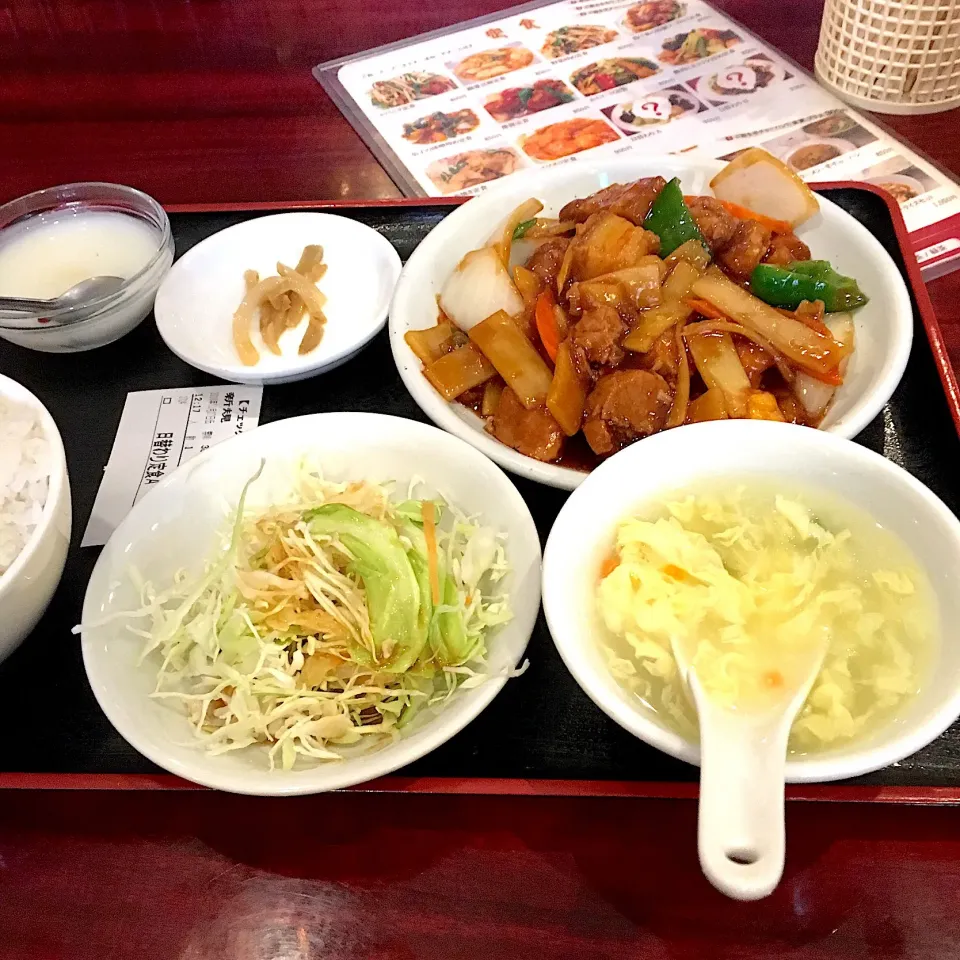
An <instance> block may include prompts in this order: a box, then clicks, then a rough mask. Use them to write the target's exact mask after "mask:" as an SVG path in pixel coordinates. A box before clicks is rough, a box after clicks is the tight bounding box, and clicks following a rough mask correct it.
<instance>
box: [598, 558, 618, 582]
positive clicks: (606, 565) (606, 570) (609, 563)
mask: <svg viewBox="0 0 960 960" xmlns="http://www.w3.org/2000/svg"><path fill="white" fill-rule="evenodd" d="M619 566H620V558H619V557H618V556H617V554H616V552H615V551H614V552H613V553H611V554H610V556H609V557H607V559H606V560H604V561H603V563H602V564H601V566H600V579H601V580H604V579H606V578H607V577H609V576H610V574H611V573H613V571H614V570H616V569H617V567H619Z"/></svg>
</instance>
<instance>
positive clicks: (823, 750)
mask: <svg viewBox="0 0 960 960" xmlns="http://www.w3.org/2000/svg"><path fill="white" fill-rule="evenodd" d="M734 486H740V487H741V488H743V489H744V491H745V501H744V502H745V503H746V504H747V505H748V507H750V508H751V509H753V510H754V513H756V505H755V504H752V505H751V498H752V497H756V502H757V503H759V502H760V500H762V499H763V498H764V497H766V498H768V499H770V500H771V502H772V499H773V497H774V495H775V493H776V492H778V491H780V490H782V491H783V496H784V497H785V498H787V499H790V500H793V501H796V500H799V501H801V502H802V503H805V504H806V505H807V506H808V507H810V508H811V510H812V515H813V516H814V517H815V518H816V519H817V520H819V521H820V522H822V523H823V525H824V527H826V528H827V529H829V530H832V531H833V532H834V533H837V532H840V527H843V528H845V529H849V530H850V531H851V539H850V543H851V544H852V546H853V548H854V549H855V550H856V551H858V552H857V557H858V560H857V562H858V563H862V564H863V565H864V566H863V569H862V570H861V569H859V568H858V569H857V570H856V571H855V572H856V575H857V576H860V575H861V574H862V576H863V577H864V578H866V579H869V580H870V582H871V583H875V582H876V581H875V580H874V579H873V573H874V572H877V571H880V570H887V569H896V570H897V571H898V572H906V573H907V574H908V576H909V577H910V579H911V580H912V582H913V583H914V584H915V585H916V588H917V598H916V603H915V604H914V605H913V607H912V608H911V618H912V619H907V620H905V621H904V622H906V623H908V624H910V630H909V631H908V635H907V637H906V642H905V649H906V653H907V654H908V659H909V663H910V666H909V668H904V670H905V675H906V676H907V677H909V683H907V684H905V688H906V687H909V689H908V690H907V689H905V692H903V693H902V694H901V695H899V696H898V697H897V698H895V699H896V702H895V704H894V705H893V706H890V707H888V708H885V709H883V710H880V711H879V712H877V713H876V715H875V716H873V717H872V719H871V720H869V721H868V722H867V723H866V724H864V725H863V726H862V727H861V728H860V729H858V730H857V732H855V733H853V734H852V735H849V736H846V735H844V736H838V737H837V738H836V739H834V740H831V741H829V742H828V741H826V740H823V741H819V742H818V743H817V745H816V746H813V747H811V745H810V741H809V738H808V739H807V742H806V744H804V745H803V746H802V747H800V748H798V750H797V751H796V752H794V751H792V752H791V753H790V755H789V756H788V759H787V766H786V776H787V780H788V781H790V782H794V783H803V782H817V781H828V780H840V779H845V778H848V777H856V776H859V775H861V774H864V773H868V772H870V771H872V770H877V769H880V768H882V767H885V766H888V765H890V764H892V763H896V762H898V761H900V760H902V759H903V758H904V757H907V756H909V755H910V754H912V753H915V752H916V751H917V750H919V749H921V748H922V747H924V746H926V745H927V744H928V743H930V742H931V741H932V740H934V739H936V737H938V736H939V735H940V734H941V733H942V732H943V731H944V730H946V729H947V727H949V726H950V725H951V724H952V723H953V722H954V721H955V720H956V719H957V717H958V716H960V640H958V638H957V637H956V636H954V635H953V634H952V629H953V628H952V625H953V624H956V623H958V622H960V591H958V590H957V589H956V583H955V578H956V571H957V570H960V521H958V520H957V518H956V517H955V516H954V514H953V513H952V512H951V511H950V509H949V508H948V507H947V506H946V505H945V504H944V503H943V502H942V501H941V500H939V499H938V498H937V497H936V496H935V495H934V494H933V493H932V492H931V491H930V490H928V489H927V488H926V487H925V486H923V484H921V483H920V482H919V481H918V480H916V479H915V478H914V477H912V476H911V475H910V474H908V473H907V472H906V471H905V470H903V469H901V468H900V467H898V466H896V465H895V464H894V463H892V462H890V461H888V460H886V459H885V458H883V457H881V456H879V455H878V454H875V453H873V452H872V451H870V450H868V449H866V448H864V447H861V446H859V445H858V444H856V443H853V442H851V441H847V440H843V439H840V438H839V437H836V436H833V435H831V434H828V433H824V432H822V431H816V430H809V429H804V428H802V427H796V426H793V425H789V424H778V423H767V422H759V421H738V422H736V423H730V422H728V423H724V424H719V423H706V424H696V425H693V426H685V427H680V428H678V429H676V430H671V431H666V432H664V433H662V434H659V435H657V436H654V437H651V438H648V440H647V441H646V442H644V443H643V444H637V445H635V446H633V447H629V448H627V449H626V450H624V451H622V452H621V453H618V454H616V455H615V456H614V457H612V458H611V459H610V460H609V461H607V462H606V463H604V464H602V465H601V466H600V467H599V468H597V469H596V470H595V471H594V472H593V473H592V474H591V475H590V476H589V477H588V478H587V479H586V480H584V482H583V483H582V484H581V485H580V487H579V488H578V489H577V490H576V491H574V493H573V494H572V495H571V497H570V499H569V500H568V501H567V503H566V504H565V505H564V507H563V509H562V510H561V511H560V515H559V516H558V518H557V521H556V523H555V524H554V527H553V529H552V531H551V533H550V537H549V539H548V541H547V546H546V551H545V554H544V565H543V606H544V611H545V613H546V618H547V622H548V624H549V627H550V631H551V633H552V635H553V638H554V642H555V644H556V646H557V649H558V651H559V652H560V655H561V656H562V658H563V660H564V662H565V663H566V665H567V667H568V668H569V669H570V671H571V673H572V674H573V675H574V677H575V679H576V680H577V682H578V683H579V684H580V686H581V687H582V688H583V689H584V691H585V692H586V693H587V694H588V695H589V696H590V698H591V699H592V700H593V701H594V702H595V703H596V704H597V706H599V707H600V709H602V710H603V711H604V713H606V714H607V715H608V716H609V717H610V718H611V719H613V720H615V721H616V722H617V723H619V724H620V725H621V726H622V727H624V728H625V729H626V730H628V731H630V732H631V733H633V734H634V735H635V736H637V737H639V738H640V739H641V740H644V741H645V742H646V743H649V744H650V745H652V746H654V747H657V748H658V749H660V750H663V751H664V752H666V753H668V754H671V755H672V756H674V757H677V758H679V759H681V760H685V761H687V762H689V763H693V764H696V763H698V762H699V746H698V743H697V736H696V730H695V726H694V725H693V724H691V725H690V726H688V727H686V729H684V725H683V724H682V723H680V722H678V719H677V717H671V716H670V715H669V711H668V710H666V709H664V703H663V701H662V700H661V699H659V698H658V696H648V697H647V699H644V696H643V693H648V692H649V689H650V688H649V687H644V690H643V693H638V692H636V691H635V690H634V691H631V690H629V689H627V687H626V686H625V685H624V682H623V678H622V676H621V677H620V679H618V678H617V677H615V676H614V674H613V673H612V672H611V660H610V657H609V654H608V653H607V652H605V650H609V649H611V647H612V648H613V649H614V650H616V649H617V647H616V644H617V642H618V640H619V638H618V637H617V636H616V634H614V633H612V632H611V631H610V629H609V627H608V622H609V621H608V620H605V617H604V615H603V613H602V611H601V610H600V596H601V594H600V592H599V590H598V587H599V584H600V581H601V580H602V579H603V578H604V576H605V575H608V574H609V570H610V564H611V560H610V558H611V551H612V550H613V549H614V546H615V544H616V535H617V531H618V529H619V528H620V527H621V524H622V523H623V521H625V520H627V519H629V518H643V519H647V520H654V519H655V518H657V517H662V516H665V515H666V514H665V513H664V506H663V505H664V504H665V503H667V502H668V501H677V500H680V499H683V498H684V496H686V495H687V494H692V495H693V496H694V498H695V499H696V498H697V497H705V498H713V497H714V496H723V495H724V493H725V491H729V490H731V489H732V488H733V487H734ZM818 511H822V514H821V513H818ZM690 529H693V527H690ZM885 591H886V588H884V590H880V591H873V592H872V593H871V592H870V591H868V592H867V593H866V594H865V595H864V608H865V609H866V610H867V612H870V610H869V604H870V603H879V602H881V601H882V602H884V603H886V602H887V601H886V600H884V599H883V598H884V597H889V592H888V591H887V592H885ZM894 599H895V598H894ZM918 611H919V614H918ZM846 622H847V623H849V622H850V621H849V620H848V621H846ZM838 632H839V631H838ZM841 641H843V642H847V638H846V637H844V638H840V637H837V636H836V635H834V640H832V641H831V643H834V642H837V643H839V642H841ZM849 642H850V643H852V644H854V645H855V644H856V643H858V642H859V640H850V641H849ZM831 649H833V647H831ZM884 649H886V648H884ZM902 653H903V650H901V654H902ZM858 655H859V652H858V651H857V650H856V649H854V655H853V657H852V658H851V660H850V663H852V664H853V669H852V670H851V674H852V675H853V676H854V681H855V685H857V690H858V691H861V690H864V689H869V688H870V683H865V682H864V683H860V682H859V681H861V680H865V679H868V678H873V677H875V676H879V671H880V670H883V671H887V673H886V675H887V676H890V675H891V673H890V671H892V672H893V674H896V671H897V669H899V668H898V666H897V662H899V661H896V657H892V656H887V654H885V653H884V654H882V655H880V660H881V662H879V663H872V662H870V661H869V660H867V659H864V658H862V657H861V659H859V660H858V659H857V657H858ZM624 657H625V659H627V660H633V661H634V662H635V663H636V665H637V666H638V668H643V665H642V663H641V661H640V659H639V657H631V656H630V655H629V653H628V654H625V655H624ZM884 657H886V658H887V661H889V662H885V661H884V660H883V658H884ZM895 661H896V662H895ZM829 662H830V656H829V654H828V659H827V663H828V664H829ZM628 669H629V668H628ZM858 670H862V671H863V672H864V676H863V678H859V677H857V676H856V673H857V671H858ZM641 672H642V669H641ZM676 682H679V681H676ZM656 687H657V685H656V684H654V690H655V693H656V692H657V691H656ZM816 692H817V684H816V683H815V684H814V688H813V692H812V693H811V697H813V696H814V694H816ZM858 696H862V694H861V693H859V692H858ZM807 703H808V705H811V700H810V699H809V698H808V701H807ZM864 706H865V704H864V703H860V707H861V708H863V707H864ZM805 709H806V708H805ZM857 712H858V711H857V710H854V711H853V714H854V716H855V717H856V715H857ZM809 713H810V711H809V710H807V711H806V714H807V715H809ZM690 716H691V717H693V716H695V714H694V713H692V711H691V712H690ZM804 716H805V711H804V710H801V712H800V714H799V718H798V723H799V722H800V720H802V719H803V717H804ZM797 733H798V726H797V724H795V725H794V729H793V735H796V734H797ZM793 735H792V737H793ZM801 739H802V738H801ZM791 744H792V745H796V744H795V743H794V740H793V739H792V740H791Z"/></svg>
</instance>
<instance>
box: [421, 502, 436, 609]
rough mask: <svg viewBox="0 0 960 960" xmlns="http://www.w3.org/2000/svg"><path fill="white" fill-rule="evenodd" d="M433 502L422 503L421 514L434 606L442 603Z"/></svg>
mask: <svg viewBox="0 0 960 960" xmlns="http://www.w3.org/2000/svg"><path fill="white" fill-rule="evenodd" d="M433 509H434V508H433V501H432V500H423V501H421V503H420V514H421V516H422V517H423V538H424V540H426V541H427V574H428V575H429V577H430V596H431V598H432V599H433V605H434V606H435V607H436V606H438V605H439V603H440V573H439V570H438V569H437V567H438V564H437V524H436V521H435V520H434V516H433Z"/></svg>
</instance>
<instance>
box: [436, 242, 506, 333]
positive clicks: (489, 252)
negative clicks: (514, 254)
mask: <svg viewBox="0 0 960 960" xmlns="http://www.w3.org/2000/svg"><path fill="white" fill-rule="evenodd" d="M440 307H441V308H442V309H443V312H444V313H445V314H446V315H447V316H448V317H449V318H450V319H451V320H452V321H453V322H454V323H455V324H456V325H457V326H458V327H459V328H460V329H461V330H463V331H464V333H467V332H469V331H470V329H471V328H472V327H475V326H476V325H477V324H478V323H480V321H481V320H486V319H487V317H489V316H491V315H492V314H494V313H496V312H497V311H498V310H505V311H506V312H507V313H508V314H510V316H511V317H515V316H517V315H518V314H520V313H521V312H522V311H523V297H521V296H520V291H519V290H517V288H516V287H515V286H514V284H513V280H512V279H511V278H510V273H509V272H508V271H507V268H506V267H505V266H504V265H503V261H502V260H501V259H500V256H499V254H498V252H497V248H496V247H484V248H483V249H482V250H471V251H470V253H468V254H467V255H466V256H465V257H464V258H463V259H462V260H461V261H460V263H459V264H458V265H457V269H456V270H454V271H453V273H452V274H451V275H450V278H449V279H448V280H447V282H446V283H445V284H444V285H443V290H441V291H440Z"/></svg>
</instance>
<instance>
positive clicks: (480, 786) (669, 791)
mask: <svg viewBox="0 0 960 960" xmlns="http://www.w3.org/2000/svg"><path fill="white" fill-rule="evenodd" d="M0 790H132V791H155V790H160V791H207V790H208V788H207V787H202V786H199V785H198V784H195V783H191V782H190V781H188V780H182V779H181V778H180V777H175V776H173V775H172V774H166V773H158V774H139V773H135V774H108V773H67V774H55V773H2V774H0ZM338 792H349V793H404V794H444V795H448V796H453V795H459V796H465V795H471V796H510V797H524V796H528V797H567V798H583V797H603V798H616V797H630V798H634V799H647V800H695V799H696V798H697V795H698V792H699V787H698V785H697V784H696V783H671V782H648V781H646V782H637V783H631V782H629V781H622V780H519V779H507V778H503V779H497V778H478V777H402V776H387V777H381V778H380V779H377V780H371V781H368V782H367V783H363V784H358V785H357V786H355V787H348V788H346V789H345V790H344V791H338ZM787 799H788V800H792V801H806V802H818V803H900V804H911V805H915V806H928V805H942V806H960V787H876V786H865V785H862V784H833V783H826V784H791V785H788V786H787Z"/></svg>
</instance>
